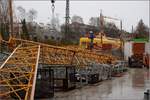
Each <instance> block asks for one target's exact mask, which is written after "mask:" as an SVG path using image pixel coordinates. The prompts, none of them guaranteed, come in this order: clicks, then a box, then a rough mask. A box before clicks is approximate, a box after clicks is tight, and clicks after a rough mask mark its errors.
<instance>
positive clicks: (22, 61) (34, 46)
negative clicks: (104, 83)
mask: <svg viewBox="0 0 150 100" xmlns="http://www.w3.org/2000/svg"><path fill="white" fill-rule="evenodd" d="M7 44H8V47H9V48H10V49H11V50H12V53H11V54H10V56H9V57H8V58H7V59H6V60H5V61H4V62H3V64H2V65H1V66H0V99H10V98H11V95H13V96H15V98H17V99H24V100H29V99H31V100H33V99H34V91H35V84H36V75H37V68H38V66H39V64H41V63H42V64H49V65H74V66H75V67H86V66H87V65H88V63H89V61H94V62H96V63H107V61H108V60H112V61H115V60H116V58H114V57H112V56H110V55H102V54H96V53H93V52H90V51H86V50H80V49H74V48H73V49H68V48H64V47H57V46H52V45H47V44H43V43H38V42H33V41H28V40H22V39H16V38H11V39H10V40H9V42H7ZM21 93H23V94H25V95H21Z"/></svg>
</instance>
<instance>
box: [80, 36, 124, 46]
mask: <svg viewBox="0 0 150 100" xmlns="http://www.w3.org/2000/svg"><path fill="white" fill-rule="evenodd" d="M89 43H90V39H89V38H88V37H82V38H80V47H81V48H87V46H88V44H89ZM93 43H94V44H98V45H101V39H100V38H94V41H93ZM120 43H121V42H120V40H119V39H114V38H108V37H103V44H112V45H113V46H114V47H118V46H120Z"/></svg>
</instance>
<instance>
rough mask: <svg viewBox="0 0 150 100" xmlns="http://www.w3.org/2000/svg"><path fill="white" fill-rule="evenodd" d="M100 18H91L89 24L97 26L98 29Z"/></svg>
mask: <svg viewBox="0 0 150 100" xmlns="http://www.w3.org/2000/svg"><path fill="white" fill-rule="evenodd" d="M99 23H100V22H99V18H98V17H91V18H90V19H89V24H90V25H91V26H96V27H98V26H99Z"/></svg>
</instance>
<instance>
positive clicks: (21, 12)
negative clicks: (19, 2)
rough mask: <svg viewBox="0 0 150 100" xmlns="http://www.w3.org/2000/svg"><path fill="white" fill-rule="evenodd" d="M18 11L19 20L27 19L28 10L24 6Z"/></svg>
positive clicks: (18, 8)
mask: <svg viewBox="0 0 150 100" xmlns="http://www.w3.org/2000/svg"><path fill="white" fill-rule="evenodd" d="M17 10H18V16H19V19H20V20H23V19H26V10H25V9H24V8H23V7H22V6H19V7H17Z"/></svg>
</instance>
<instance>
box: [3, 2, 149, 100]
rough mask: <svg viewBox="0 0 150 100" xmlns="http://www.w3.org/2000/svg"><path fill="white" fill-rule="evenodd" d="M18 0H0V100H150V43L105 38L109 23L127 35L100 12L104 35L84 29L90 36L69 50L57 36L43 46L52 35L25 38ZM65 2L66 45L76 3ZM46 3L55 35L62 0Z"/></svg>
mask: <svg viewBox="0 0 150 100" xmlns="http://www.w3.org/2000/svg"><path fill="white" fill-rule="evenodd" d="M14 1H15V0H0V100H150V66H149V65H150V63H149V62H150V60H149V58H150V41H149V38H148V39H146V40H144V39H143V40H141V39H135V38H132V37H133V35H132V36H130V38H129V37H126V36H123V35H122V34H121V33H120V34H121V35H120V36H118V37H119V38H113V37H109V36H107V35H106V34H105V30H104V29H105V28H104V24H105V20H106V19H111V20H114V21H116V22H119V30H120V31H119V32H124V31H123V28H122V27H123V26H122V20H121V19H118V18H114V17H109V16H104V15H103V14H102V11H100V15H99V16H98V17H99V22H98V23H99V24H100V25H99V29H100V30H98V31H97V32H95V30H94V28H93V27H92V28H91V26H89V25H85V26H86V28H87V30H89V31H86V34H85V35H84V36H80V37H79V38H78V44H69V45H66V44H65V42H60V40H59V37H57V40H59V42H56V43H55V42H53V44H50V43H48V42H45V41H46V39H47V38H48V36H43V37H44V39H43V40H40V39H39V38H38V37H36V38H35V35H33V36H29V37H28V38H27V37H25V36H27V35H26V34H25V35H21V32H23V31H24V30H26V28H22V27H21V28H20V23H22V22H19V20H17V15H16V14H15V11H14V8H13V7H14ZM62 1H63V2H65V4H66V5H64V6H65V15H64V16H65V18H64V19H65V24H64V33H65V38H62V40H63V41H64V40H67V39H68V38H69V34H70V33H69V32H70V30H71V29H70V27H71V25H72V24H70V4H71V3H72V2H70V0H62ZM29 2H30V1H29ZM35 2H38V1H36V0H35ZM48 2H49V3H50V4H51V10H52V16H51V17H52V23H51V25H52V34H56V32H57V31H56V28H55V26H56V25H55V21H53V18H54V17H55V16H54V14H55V8H56V7H57V6H55V2H59V0H49V1H48ZM75 25H77V26H78V25H80V24H79V23H75ZM82 25H83V24H82ZM22 26H24V25H23V24H22ZM85 26H84V27H85ZM88 27H90V28H88ZM20 30H21V31H20ZM44 34H45V33H43V35H44ZM148 34H149V33H148ZM46 35H47V34H46ZM149 36H150V35H149ZM40 37H42V36H40ZM51 37H52V36H51ZM52 38H53V37H52ZM129 39H130V40H129ZM47 40H48V39H47ZM43 41H44V42H43Z"/></svg>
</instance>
